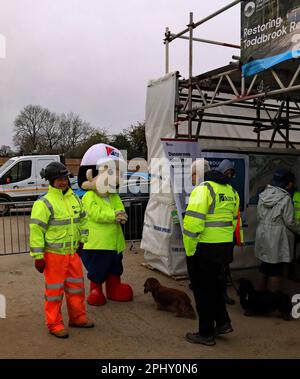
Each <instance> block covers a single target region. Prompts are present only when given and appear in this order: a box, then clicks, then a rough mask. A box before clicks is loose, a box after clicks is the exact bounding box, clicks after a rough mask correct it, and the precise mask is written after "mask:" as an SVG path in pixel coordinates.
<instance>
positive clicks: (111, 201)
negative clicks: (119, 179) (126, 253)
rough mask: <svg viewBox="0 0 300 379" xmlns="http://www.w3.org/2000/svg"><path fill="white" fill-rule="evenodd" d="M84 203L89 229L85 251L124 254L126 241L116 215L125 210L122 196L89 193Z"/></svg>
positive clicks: (83, 200) (85, 196)
mask: <svg viewBox="0 0 300 379" xmlns="http://www.w3.org/2000/svg"><path fill="white" fill-rule="evenodd" d="M82 202H83V205H84V208H85V210H86V212H87V215H88V229H89V237H88V241H87V242H86V243H85V244H84V249H88V250H113V251H117V252H118V253H120V252H122V251H123V250H124V249H125V239H124V235H123V231H122V228H121V225H120V224H119V223H117V222H116V215H115V212H116V211H124V210H125V209H124V205H123V203H122V201H121V199H120V196H119V195H118V194H116V193H113V194H109V195H108V196H107V197H102V196H99V195H97V193H96V192H94V191H87V192H86V194H85V195H84V196H83V198H82Z"/></svg>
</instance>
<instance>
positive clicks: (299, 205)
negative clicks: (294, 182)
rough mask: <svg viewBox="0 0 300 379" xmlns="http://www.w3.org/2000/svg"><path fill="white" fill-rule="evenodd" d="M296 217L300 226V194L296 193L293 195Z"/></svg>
mask: <svg viewBox="0 0 300 379" xmlns="http://www.w3.org/2000/svg"><path fill="white" fill-rule="evenodd" d="M293 204H294V216H295V221H296V223H297V224H300V192H298V191H296V192H295V193H294V195H293Z"/></svg>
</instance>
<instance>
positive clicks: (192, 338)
mask: <svg viewBox="0 0 300 379" xmlns="http://www.w3.org/2000/svg"><path fill="white" fill-rule="evenodd" d="M185 339H186V340H187V341H188V342H190V343H200V344H202V345H207V346H214V345H215V344H216V341H215V337H214V336H210V337H203V336H201V335H200V334H199V333H187V334H186V336H185Z"/></svg>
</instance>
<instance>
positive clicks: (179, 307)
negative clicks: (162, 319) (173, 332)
mask: <svg viewBox="0 0 300 379" xmlns="http://www.w3.org/2000/svg"><path fill="white" fill-rule="evenodd" d="M147 292H151V293H152V296H153V299H154V301H155V303H156V305H157V309H159V310H165V311H171V312H175V313H176V316H177V317H186V318H193V319H194V318H196V314H195V311H194V309H193V307H192V305H191V300H190V298H189V297H188V295H187V294H186V293H185V292H183V291H180V290H177V289H175V288H168V287H164V286H162V285H161V284H160V283H159V281H158V280H157V279H155V278H148V279H147V280H146V282H145V284H144V293H147Z"/></svg>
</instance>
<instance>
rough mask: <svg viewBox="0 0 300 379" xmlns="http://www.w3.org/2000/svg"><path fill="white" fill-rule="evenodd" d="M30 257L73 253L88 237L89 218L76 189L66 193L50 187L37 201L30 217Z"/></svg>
mask: <svg viewBox="0 0 300 379" xmlns="http://www.w3.org/2000/svg"><path fill="white" fill-rule="evenodd" d="M29 227H30V255H31V256H32V257H34V258H35V259H42V258H43V257H44V252H45V251H47V252H50V253H57V254H73V253H74V252H75V251H76V250H77V247H78V244H79V242H85V241H86V240H87V237H88V229H87V217H86V213H85V211H84V209H83V206H82V203H81V201H80V199H79V198H78V197H77V196H76V195H75V194H74V193H73V191H72V189H71V188H69V189H68V191H67V192H66V193H65V194H63V193H62V191H61V190H59V189H57V188H54V187H52V186H51V185H50V186H49V190H48V192H47V194H46V195H45V196H43V197H42V198H40V199H38V200H37V201H35V203H34V204H33V208H32V211H31V218H30V224H29Z"/></svg>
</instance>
